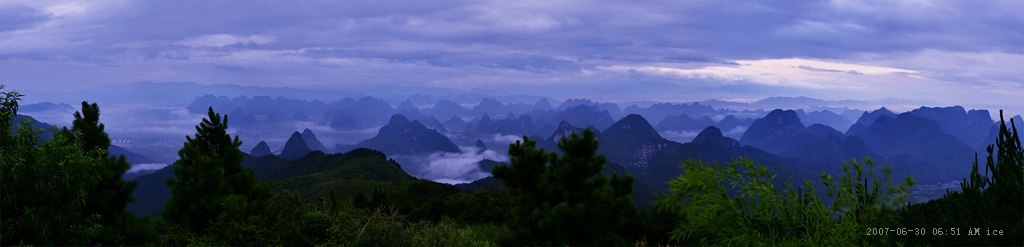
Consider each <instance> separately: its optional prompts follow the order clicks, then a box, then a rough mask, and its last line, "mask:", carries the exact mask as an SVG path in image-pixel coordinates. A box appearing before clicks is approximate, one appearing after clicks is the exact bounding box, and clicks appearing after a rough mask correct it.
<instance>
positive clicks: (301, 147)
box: [277, 131, 312, 159]
mask: <svg viewBox="0 0 1024 247" xmlns="http://www.w3.org/2000/svg"><path fill="white" fill-rule="evenodd" d="M310 151H312V150H310V149H309V146H307V145H306V140H304V139H303V138H302V134H300V133H299V132H298V131H295V132H292V136H291V137H288V141H287V142H285V143H284V149H281V153H280V154H278V155H277V157H281V158H284V159H295V158H298V157H302V156H303V155H306V153H309V152H310Z"/></svg>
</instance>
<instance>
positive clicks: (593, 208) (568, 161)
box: [493, 129, 634, 246]
mask: <svg viewBox="0 0 1024 247" xmlns="http://www.w3.org/2000/svg"><path fill="white" fill-rule="evenodd" d="M536 145H537V142H536V141H535V140H533V139H530V138H529V137H525V136H524V137H523V141H521V142H520V141H516V143H514V144H510V145H509V151H508V154H509V156H510V157H511V160H510V163H511V164H509V165H503V164H502V165H496V166H495V167H494V170H493V174H494V177H496V178H499V179H501V180H502V181H503V182H504V184H505V186H507V187H509V188H511V189H513V191H514V193H516V198H515V201H514V202H515V206H513V208H512V215H513V219H512V220H511V221H510V222H509V228H510V229H514V233H513V234H514V236H513V238H514V239H513V241H515V242H519V243H517V244H551V245H594V246H619V245H624V244H625V242H623V239H622V237H620V236H619V234H618V232H619V231H620V230H621V229H620V228H621V227H622V226H623V223H624V222H625V217H626V215H629V214H630V213H631V212H632V210H633V204H632V198H631V196H630V193H632V192H633V181H634V178H633V176H632V175H629V174H626V175H625V176H619V175H618V174H612V177H611V179H610V180H609V179H608V178H607V177H605V176H604V175H601V174H600V172H601V170H603V168H604V163H605V162H606V161H607V159H606V158H605V157H604V155H597V154H596V153H597V148H598V142H597V140H596V139H595V138H594V132H593V131H591V130H590V129H586V130H584V131H583V136H580V135H578V134H576V133H573V134H572V135H571V137H569V138H562V140H561V141H560V142H559V143H558V148H559V149H560V150H562V151H563V152H564V153H565V154H564V155H562V156H561V157H559V156H558V154H556V153H553V152H552V153H549V152H545V151H544V149H543V148H540V149H537V147H536Z"/></svg>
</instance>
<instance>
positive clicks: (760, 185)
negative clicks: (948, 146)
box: [656, 158, 914, 246]
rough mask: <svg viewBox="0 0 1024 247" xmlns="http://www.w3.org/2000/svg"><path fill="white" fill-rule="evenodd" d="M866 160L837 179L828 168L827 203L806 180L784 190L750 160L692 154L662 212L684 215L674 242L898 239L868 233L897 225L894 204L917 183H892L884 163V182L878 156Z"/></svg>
mask: <svg viewBox="0 0 1024 247" xmlns="http://www.w3.org/2000/svg"><path fill="white" fill-rule="evenodd" d="M862 162H863V164H861V163H862ZM862 162H858V161H856V160H853V161H849V162H844V163H843V174H842V175H840V176H839V177H838V182H837V181H836V179H834V178H833V176H832V175H831V174H827V173H824V172H822V174H821V175H820V179H821V184H822V185H823V186H824V192H825V193H824V195H825V196H827V198H828V199H831V200H828V201H826V200H822V198H820V197H819V194H818V192H817V189H815V187H814V184H813V183H812V182H811V181H810V180H806V179H805V180H804V186H803V187H799V188H794V187H793V185H792V184H789V183H784V188H783V189H781V190H779V189H777V187H776V181H775V179H776V175H775V174H776V173H775V172H774V171H771V170H769V169H768V168H766V167H765V166H764V165H761V164H759V163H755V162H754V161H752V160H750V159H746V158H741V159H738V160H733V161H732V162H729V163H727V164H725V165H724V166H723V165H720V164H718V163H715V164H706V163H704V162H701V161H697V160H687V161H684V162H682V167H683V169H684V170H685V172H684V173H683V174H682V175H680V176H679V177H677V178H675V179H672V180H671V181H669V192H670V193H669V194H661V195H659V198H660V199H659V200H658V201H657V203H656V204H657V208H658V210H664V211H668V212H674V213H675V214H677V215H679V216H680V217H679V218H680V220H679V222H678V223H677V226H676V228H675V229H674V230H672V232H671V235H672V239H673V240H675V241H682V242H696V243H693V244H699V245H739V246H755V245H768V246H791V245H792V246H847V245H852V246H865V245H891V244H892V243H888V241H889V239H888V238H886V236H872V235H866V234H865V232H864V231H865V229H868V228H872V227H887V226H891V227H896V226H897V224H898V221H897V218H896V211H895V208H896V207H897V206H899V205H901V204H903V203H905V202H906V197H907V195H908V194H909V192H910V186H913V184H914V181H913V179H912V178H910V177H907V178H906V179H905V180H904V181H903V182H901V183H899V184H898V185H892V184H891V182H890V180H889V175H890V174H891V172H892V170H891V169H889V168H888V167H885V168H884V169H883V171H884V179H883V181H882V182H879V180H878V179H877V177H876V176H875V174H874V170H875V169H874V168H875V166H874V162H873V161H872V160H871V159H867V158H865V159H864V160H863V161H862ZM865 166H866V168H867V169H866V171H865V169H864V168H865ZM869 181H870V183H869ZM885 233H886V234H887V233H888V232H885ZM892 235H895V234H892Z"/></svg>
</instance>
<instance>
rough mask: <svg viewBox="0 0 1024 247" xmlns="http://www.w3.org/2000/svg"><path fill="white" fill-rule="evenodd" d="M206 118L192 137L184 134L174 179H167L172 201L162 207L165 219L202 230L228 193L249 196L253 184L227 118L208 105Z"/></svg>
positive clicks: (251, 175) (175, 165)
mask: <svg viewBox="0 0 1024 247" xmlns="http://www.w3.org/2000/svg"><path fill="white" fill-rule="evenodd" d="M207 115H208V116H207V118H203V121H202V122H201V123H200V124H199V125H197V126H196V134H195V136H194V137H186V138H185V139H186V140H187V141H186V142H185V145H184V147H182V148H181V150H179V151H178V157H179V158H178V161H177V162H175V164H174V174H175V176H176V179H174V178H172V179H168V180H167V186H168V187H170V189H171V200H170V201H168V202H167V204H166V205H165V206H164V211H163V213H162V216H163V218H164V219H166V220H168V221H170V222H172V223H176V224H179V225H183V226H186V227H189V228H191V229H193V230H195V231H201V230H202V229H205V228H206V227H207V226H209V224H210V221H211V220H213V219H216V218H217V216H218V215H220V213H221V212H223V210H224V206H223V205H222V202H224V200H225V198H227V197H228V196H231V195H241V196H248V195H249V194H250V193H252V191H253V190H254V188H255V186H256V182H257V180H256V175H255V174H254V172H253V170H252V169H249V168H246V167H243V166H242V158H243V156H244V154H243V153H242V151H241V150H239V148H238V147H239V146H240V145H242V142H241V141H239V140H238V137H237V136H235V138H234V140H232V139H231V135H229V134H228V133H227V128H228V118H227V116H223V118H222V117H221V115H220V114H217V113H215V112H214V111H213V107H210V108H209V112H208V114H207Z"/></svg>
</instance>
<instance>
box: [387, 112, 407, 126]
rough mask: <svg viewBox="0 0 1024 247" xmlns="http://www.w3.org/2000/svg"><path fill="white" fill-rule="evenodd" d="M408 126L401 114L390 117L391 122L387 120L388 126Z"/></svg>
mask: <svg viewBox="0 0 1024 247" xmlns="http://www.w3.org/2000/svg"><path fill="white" fill-rule="evenodd" d="M406 124H409V119H408V118H406V117H405V116H403V115H402V114H395V115H391V120H388V125H406Z"/></svg>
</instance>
